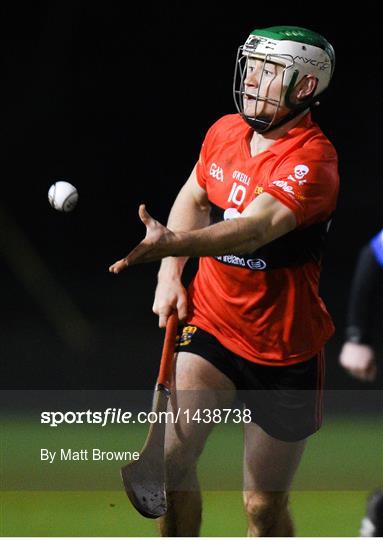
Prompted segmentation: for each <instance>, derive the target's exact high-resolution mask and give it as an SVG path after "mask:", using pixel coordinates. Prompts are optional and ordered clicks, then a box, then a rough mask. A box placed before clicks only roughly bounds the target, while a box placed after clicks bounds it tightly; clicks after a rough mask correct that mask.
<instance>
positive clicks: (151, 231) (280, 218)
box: [109, 193, 296, 274]
mask: <svg viewBox="0 0 383 540" xmlns="http://www.w3.org/2000/svg"><path fill="white" fill-rule="evenodd" d="M139 216H140V219H141V221H142V222H143V223H144V225H145V226H146V236H145V238H144V240H142V242H140V244H138V246H136V247H135V248H134V249H133V250H132V251H131V252H130V253H129V254H128V255H127V256H126V257H125V258H124V259H121V260H119V261H117V262H116V263H114V264H113V265H112V266H110V268H109V270H110V272H113V273H115V274H118V273H119V272H120V271H121V270H123V269H124V268H126V267H127V266H132V265H134V264H140V263H144V262H153V261H157V260H160V259H163V258H164V257H168V256H173V257H179V256H190V257H201V256H214V255H223V254H225V253H229V252H230V253H233V254H238V255H240V254H242V253H249V252H251V251H254V250H256V249H258V248H260V247H261V246H263V245H265V244H268V243H269V242H271V241H273V240H275V239H276V238H279V237H280V236H282V235H284V234H286V233H288V232H290V231H291V230H293V229H294V228H295V227H296V220H295V216H294V213H293V212H292V211H291V210H290V209H289V208H287V207H286V206H285V205H284V204H282V203H281V202H280V201H278V200H277V199H276V198H274V197H273V196H271V195H269V194H267V193H263V194H262V195H260V196H259V197H257V198H256V199H255V200H254V201H252V202H251V203H250V204H249V205H248V206H247V207H246V209H245V211H244V212H243V213H242V215H241V217H240V218H237V219H233V220H230V221H222V222H220V223H216V224H214V225H210V226H208V227H205V228H202V229H197V230H192V231H188V232H182V231H181V232H174V231H172V230H170V229H169V228H167V227H165V226H164V225H162V224H161V223H159V222H158V221H157V220H155V219H154V218H153V217H152V216H150V214H149V213H148V212H147V210H146V208H145V205H140V208H139Z"/></svg>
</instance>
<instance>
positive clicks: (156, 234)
mask: <svg viewBox="0 0 383 540" xmlns="http://www.w3.org/2000/svg"><path fill="white" fill-rule="evenodd" d="M138 215H139V216H140V219H141V221H142V223H143V224H144V225H145V227H146V236H145V238H144V239H143V240H142V241H141V242H140V243H139V244H138V246H136V247H135V248H134V249H132V251H131V252H130V253H128V255H127V256H126V257H124V258H123V259H120V260H119V261H116V262H115V263H114V264H112V265H111V266H110V267H109V272H112V273H113V274H118V273H119V272H121V270H124V268H126V267H127V266H132V265H134V264H140V263H146V262H153V261H158V260H160V259H163V258H164V257H168V256H169V255H171V246H172V241H173V240H174V238H175V234H174V233H173V232H172V231H170V230H169V229H168V228H167V227H165V226H164V225H162V224H161V223H160V222H159V221H157V220H155V219H154V218H152V216H151V215H150V214H149V213H148V212H147V211H146V208H145V205H144V204H141V205H140V207H139V209H138Z"/></svg>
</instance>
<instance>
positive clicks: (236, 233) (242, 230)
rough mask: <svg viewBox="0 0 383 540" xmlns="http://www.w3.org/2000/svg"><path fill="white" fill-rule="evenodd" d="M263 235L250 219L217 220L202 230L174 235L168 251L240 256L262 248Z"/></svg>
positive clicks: (201, 255) (182, 253)
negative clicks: (217, 221)
mask: <svg viewBox="0 0 383 540" xmlns="http://www.w3.org/2000/svg"><path fill="white" fill-rule="evenodd" d="M265 243H266V242H265V235H264V231H263V230H262V228H261V226H260V225H259V223H258V221H257V220H256V219H255V218H253V217H245V218H238V219H233V220H230V221H221V222H219V223H216V224H214V225H210V226H208V227H205V228H203V229H197V230H193V231H190V232H178V233H176V234H175V237H174V238H173V240H172V242H171V246H169V247H168V249H171V250H172V253H173V254H174V255H175V256H182V255H188V256H190V257H203V256H215V255H224V254H226V253H232V254H234V255H241V254H243V253H248V252H250V251H254V250H256V249H257V248H259V247H261V246H262V245H264V244H265Z"/></svg>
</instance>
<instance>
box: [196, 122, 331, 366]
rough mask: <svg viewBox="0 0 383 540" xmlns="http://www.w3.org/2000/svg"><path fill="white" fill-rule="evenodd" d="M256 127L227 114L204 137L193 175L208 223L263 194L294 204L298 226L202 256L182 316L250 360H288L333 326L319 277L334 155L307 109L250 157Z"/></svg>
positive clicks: (318, 342)
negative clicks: (243, 249) (249, 245)
mask: <svg viewBox="0 0 383 540" xmlns="http://www.w3.org/2000/svg"><path fill="white" fill-rule="evenodd" d="M252 133H253V130H252V128H250V127H249V126H248V125H247V124H246V123H245V122H244V120H243V119H242V118H241V117H240V116H239V115H238V114H232V115H227V116H224V117H223V118H221V119H219V120H218V121H217V122H216V123H215V124H214V125H213V126H212V127H211V128H210V129H209V131H208V133H207V135H206V138H205V141H204V143H203V145H202V149H201V154H200V159H199V162H198V165H197V179H198V182H199V184H200V186H201V187H202V188H204V189H205V190H206V192H207V194H208V198H209V201H210V204H211V208H212V210H211V218H212V223H215V222H218V221H220V220H223V219H233V218H235V217H237V216H239V215H240V214H241V212H242V211H243V210H244V208H246V206H247V205H248V204H249V203H250V202H251V201H252V200H253V199H254V198H255V197H258V195H260V194H261V193H269V194H270V195H272V196H273V197H275V198H276V199H278V200H279V201H280V202H281V203H283V204H285V205H286V206H287V207H288V208H290V209H291V210H292V211H293V212H294V214H295V217H296V221H297V228H296V229H295V230H294V231H291V232H289V233H288V234H286V235H284V236H282V237H280V238H278V239H276V240H274V241H273V242H270V243H269V244H267V245H266V246H263V247H261V248H259V249H258V250H256V251H255V252H254V253H249V254H246V255H241V256H237V255H232V254H230V253H229V254H225V255H222V256H219V257H201V258H200V260H199V269H198V272H197V274H196V276H195V278H194V280H193V282H192V283H191V285H190V287H189V317H188V321H189V322H190V324H194V325H196V326H199V327H200V328H202V329H204V330H206V331H207V332H210V333H211V334H213V335H214V336H215V337H216V338H217V339H218V340H219V341H220V342H221V343H222V345H224V346H225V347H226V348H227V349H229V350H231V351H233V352H234V353H236V354H238V355H239V356H242V357H243V358H246V359H248V360H250V361H252V362H256V363H260V364H266V365H273V366H275V365H288V364H294V363H297V362H302V361H304V360H308V359H309V358H312V357H313V356H314V355H315V353H317V352H318V351H319V350H320V349H321V348H322V347H323V345H324V343H325V342H326V341H327V340H328V339H329V337H330V336H331V335H332V334H333V332H334V326H333V323H332V320H331V318H330V316H329V314H328V312H327V310H326V308H325V305H324V303H323V301H322V299H321V298H320V296H319V292H318V285H319V275H320V266H321V258H322V252H323V243H324V238H325V236H326V234H327V231H328V228H329V224H330V220H331V216H332V213H333V212H334V209H335V206H336V200H337V195H338V189H339V178H338V161H337V154H336V151H335V149H334V147H333V146H332V144H331V143H330V141H329V140H328V139H327V138H326V137H325V135H324V134H323V133H322V131H321V130H320V128H319V127H318V126H317V125H316V124H315V123H313V122H312V120H311V115H310V114H307V115H306V116H304V118H303V119H302V120H301V121H300V123H299V124H297V125H296V126H295V127H293V128H292V129H291V130H290V131H289V132H288V133H286V134H285V135H284V136H283V137H282V138H280V139H278V140H276V142H275V143H273V144H272V145H271V146H270V147H269V148H268V149H267V150H265V151H264V152H261V153H260V154H258V155H256V156H254V157H252V156H251V153H250V139H251V136H252Z"/></svg>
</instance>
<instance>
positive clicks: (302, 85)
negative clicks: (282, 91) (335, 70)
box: [292, 75, 318, 103]
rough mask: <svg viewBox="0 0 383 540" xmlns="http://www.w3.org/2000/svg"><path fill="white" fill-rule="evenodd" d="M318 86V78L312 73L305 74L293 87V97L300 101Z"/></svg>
mask: <svg viewBox="0 0 383 540" xmlns="http://www.w3.org/2000/svg"><path fill="white" fill-rule="evenodd" d="M317 86H318V79H317V78H316V77H315V76H314V75H305V76H304V77H303V79H301V80H300V81H299V83H298V84H297V85H296V87H295V88H294V92H293V96H292V97H293V98H294V99H295V101H296V103H301V102H302V101H305V100H306V99H308V98H310V97H311V96H312V95H313V93H314V92H315V90H316V87H317Z"/></svg>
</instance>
